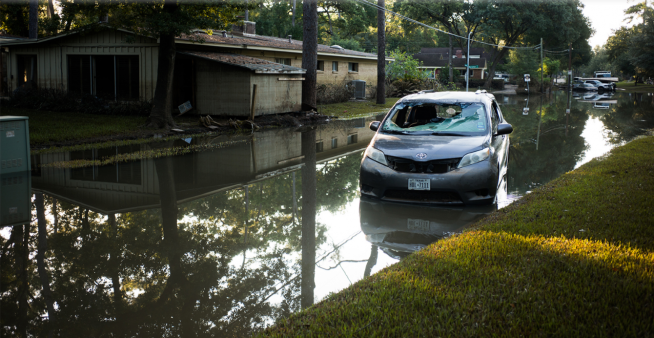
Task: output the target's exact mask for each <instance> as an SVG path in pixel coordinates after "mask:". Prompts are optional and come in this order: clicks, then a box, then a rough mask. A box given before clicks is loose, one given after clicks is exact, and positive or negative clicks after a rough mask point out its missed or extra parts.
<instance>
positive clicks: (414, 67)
mask: <svg viewBox="0 0 654 338" xmlns="http://www.w3.org/2000/svg"><path fill="white" fill-rule="evenodd" d="M391 58H393V59H395V61H394V62H391V63H389V64H388V65H386V75H387V77H386V79H387V81H395V80H405V81H407V80H418V79H424V78H426V76H425V72H423V71H421V70H420V69H419V68H418V67H420V66H421V65H422V62H421V61H419V60H416V59H414V58H413V57H411V56H410V55H407V53H404V52H398V51H394V52H391Z"/></svg>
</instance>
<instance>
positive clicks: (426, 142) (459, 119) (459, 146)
mask: <svg viewBox="0 0 654 338" xmlns="http://www.w3.org/2000/svg"><path fill="white" fill-rule="evenodd" d="M370 129H372V130H373V131H376V132H377V133H376V134H375V136H374V137H373V139H372V141H371V142H370V145H369V146H368V148H367V149H366V152H365V155H364V158H363V161H362V162H361V171H360V190H361V194H362V195H368V196H372V197H376V198H379V199H382V200H388V201H396V202H412V203H430V204H455V205H456V204H459V205H460V204H492V203H493V202H494V201H495V198H496V193H497V191H498V186H499V183H500V182H501V181H502V180H501V178H502V177H504V175H505V174H506V168H507V163H508V160H509V156H508V154H509V137H508V134H510V133H511V132H512V131H513V127H512V126H511V125H510V124H509V123H507V122H506V121H505V120H504V117H503V116H502V111H501V110H500V107H499V105H498V104H497V101H496V100H495V97H494V96H493V95H491V94H488V93H486V91H477V92H476V93H467V92H439V93H418V94H413V95H409V96H406V97H404V98H402V99H400V100H399V101H398V102H397V103H396V104H395V105H394V106H393V108H392V109H391V110H390V112H389V113H388V114H387V115H386V116H385V117H384V119H383V120H382V121H374V122H372V123H371V124H370Z"/></svg>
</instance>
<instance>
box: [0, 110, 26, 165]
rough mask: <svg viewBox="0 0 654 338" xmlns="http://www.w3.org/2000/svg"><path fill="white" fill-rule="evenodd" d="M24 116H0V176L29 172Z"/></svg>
mask: <svg viewBox="0 0 654 338" xmlns="http://www.w3.org/2000/svg"><path fill="white" fill-rule="evenodd" d="M27 120H28V118H27V117H25V116H0V174H8V173H16V172H21V171H30V170H31V166H30V133H29V123H28V121H27Z"/></svg>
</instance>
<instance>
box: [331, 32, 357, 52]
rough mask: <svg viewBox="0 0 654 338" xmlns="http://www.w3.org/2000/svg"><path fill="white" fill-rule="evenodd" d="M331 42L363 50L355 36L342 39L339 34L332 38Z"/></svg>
mask: <svg viewBox="0 0 654 338" xmlns="http://www.w3.org/2000/svg"><path fill="white" fill-rule="evenodd" d="M329 44H330V45H339V46H341V47H343V48H345V49H350V50H356V51H361V52H362V51H363V48H362V47H361V44H360V43H359V41H358V40H356V39H353V38H349V39H341V38H339V37H338V36H334V38H332V41H331V42H330V43H329Z"/></svg>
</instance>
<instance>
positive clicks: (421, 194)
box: [359, 157, 499, 205]
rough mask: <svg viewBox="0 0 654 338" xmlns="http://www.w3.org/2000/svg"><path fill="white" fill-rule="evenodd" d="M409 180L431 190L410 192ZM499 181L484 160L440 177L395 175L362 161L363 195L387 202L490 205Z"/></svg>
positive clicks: (496, 169)
mask: <svg viewBox="0 0 654 338" xmlns="http://www.w3.org/2000/svg"><path fill="white" fill-rule="evenodd" d="M409 178H414V179H425V178H428V179H429V180H430V190H429V191H426V190H425V191H421V190H409V189H408V184H409V183H408V182H409ZM498 180H499V172H498V167H497V166H495V165H492V164H491V162H490V161H489V160H488V159H487V160H484V161H481V162H479V163H475V164H472V165H469V166H466V167H463V168H458V169H454V170H452V171H449V172H447V173H442V174H427V173H406V172H398V171H395V170H393V169H391V168H389V167H387V166H385V165H383V164H381V163H379V162H376V161H373V160H372V159H370V158H368V157H365V158H364V159H363V161H362V162H361V171H360V180H359V182H360V190H361V194H362V195H367V196H371V197H377V198H380V199H382V200H386V201H395V202H410V203H426V204H447V205H456V204H459V205H460V204H491V203H493V202H494V200H495V194H496V193H497V185H498Z"/></svg>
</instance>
